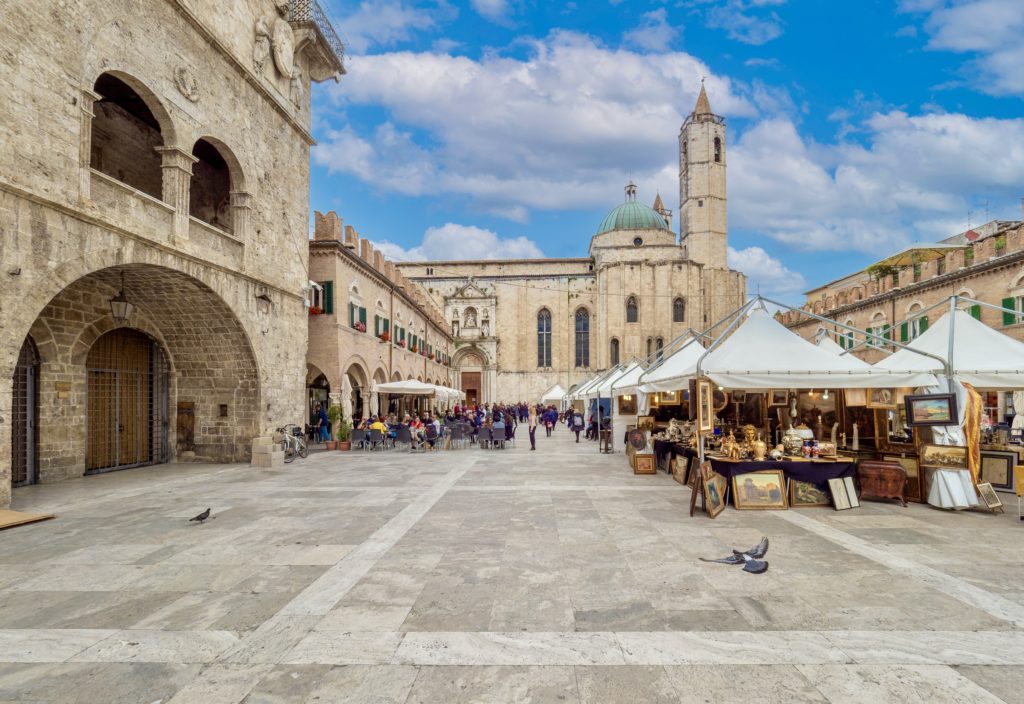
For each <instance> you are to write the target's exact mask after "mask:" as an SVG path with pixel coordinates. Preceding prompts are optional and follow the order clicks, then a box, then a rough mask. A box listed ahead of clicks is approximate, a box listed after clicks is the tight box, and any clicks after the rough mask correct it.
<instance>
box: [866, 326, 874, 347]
mask: <svg viewBox="0 0 1024 704" xmlns="http://www.w3.org/2000/svg"><path fill="white" fill-rule="evenodd" d="M864 332H865V333H867V334H866V335H864V339H865V340H867V341H868V344H874V342H875V341H874V340H873V339H872V338H871V334H872V333H873V332H874V328H864Z"/></svg>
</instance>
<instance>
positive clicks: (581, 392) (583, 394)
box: [575, 364, 623, 400]
mask: <svg viewBox="0 0 1024 704" xmlns="http://www.w3.org/2000/svg"><path fill="white" fill-rule="evenodd" d="M622 369H623V366H622V365H621V364H616V365H615V366H614V367H612V368H611V369H606V370H605V371H603V372H599V373H598V374H597V376H595V377H594V378H593V379H591V380H590V381H588V382H587V383H586V384H584V385H583V386H581V387H580V388H578V389H577V390H576V394H575V398H578V399H583V400H587V399H592V398H597V393H596V391H597V387H598V386H599V385H600V384H601V382H603V381H604V380H605V379H607V378H609V377H612V376H616V375H618V374H619V373H621V372H622Z"/></svg>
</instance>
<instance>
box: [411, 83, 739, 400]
mask: <svg viewBox="0 0 1024 704" xmlns="http://www.w3.org/2000/svg"><path fill="white" fill-rule="evenodd" d="M726 163H727V161H726V140H725V120H724V119H723V118H722V117H720V116H718V115H715V114H714V113H713V112H712V111H711V105H710V102H709V101H708V96H707V93H706V92H705V91H704V88H703V86H701V91H700V96H699V98H698V99H697V104H696V106H695V107H694V110H693V112H692V113H690V115H689V116H688V117H687V118H686V120H685V121H684V122H683V125H682V129H681V130H680V133H679V214H680V217H679V236H678V237H677V236H676V235H675V234H674V233H673V231H672V226H671V222H672V213H671V212H670V211H668V210H666V209H665V208H664V206H663V204H662V201H661V198H660V196H659V197H657V198H655V200H654V204H653V207H648V206H647V205H644V204H643V203H641V202H639V201H638V199H637V187H636V186H635V185H634V184H632V183H630V184H629V185H628V186H627V187H626V192H625V202H623V203H621V204H620V205H618V206H616V207H615V208H614V209H613V210H612V211H611V212H610V213H609V214H608V216H607V217H606V218H605V219H604V221H603V222H602V223H601V224H600V225H599V226H598V227H597V229H596V232H595V233H594V235H593V236H592V237H591V240H590V250H589V252H588V256H587V257H585V258H579V259H528V260H505V261H431V262H416V263H400V264H398V265H397V266H398V268H399V270H400V271H401V272H402V273H403V274H404V275H405V277H407V278H408V279H410V280H411V281H413V282H415V283H416V284H418V285H419V286H420V288H421V289H422V290H423V291H424V292H425V293H426V294H427V295H428V296H429V297H430V298H431V299H432V300H433V302H434V303H435V304H436V306H437V307H438V308H439V309H441V310H442V311H443V314H444V319H445V320H446V321H448V323H449V324H450V326H451V329H452V330H451V332H452V337H453V349H454V352H453V353H452V367H453V371H454V377H455V382H456V384H457V385H458V386H459V387H460V388H462V389H463V390H464V391H465V392H466V394H467V397H468V399H469V400H470V401H477V402H489V401H518V400H523V401H527V400H536V399H538V398H539V397H540V395H541V394H543V393H544V392H545V391H546V390H547V389H549V388H551V387H552V386H554V385H555V384H560V385H561V386H562V387H563V388H564V389H566V390H571V388H572V387H573V386H574V385H575V384H577V383H579V382H580V381H582V380H584V379H586V378H589V377H590V376H591V375H592V374H593V371H594V370H597V369H605V368H608V367H609V366H611V365H614V364H616V363H618V362H624V361H627V360H629V359H630V358H634V357H638V358H645V357H648V356H651V355H654V354H656V353H657V351H658V350H659V349H660V348H662V347H663V346H664V345H666V344H668V343H669V342H670V341H671V340H672V339H673V338H675V337H676V336H678V335H680V334H681V333H683V332H684V331H685V330H686V329H687V328H690V327H692V328H696V329H702V328H704V327H707V325H709V324H710V323H712V322H714V321H717V320H719V319H720V318H722V317H724V316H725V315H727V314H728V313H730V312H731V311H733V310H735V309H736V308H738V307H739V306H741V305H742V304H743V303H744V301H745V300H746V277H745V276H744V275H743V274H741V273H739V272H737V271H732V270H730V269H729V267H728V263H727V261H726V253H727V227H726Z"/></svg>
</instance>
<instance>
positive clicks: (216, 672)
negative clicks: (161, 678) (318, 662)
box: [167, 665, 274, 704]
mask: <svg viewBox="0 0 1024 704" xmlns="http://www.w3.org/2000/svg"><path fill="white" fill-rule="evenodd" d="M273 667H274V666H273V665H210V666H209V667H207V668H205V669H204V670H203V672H202V673H201V674H200V676H199V677H197V678H196V679H195V680H193V681H192V682H190V683H189V684H187V685H186V686H185V688H184V689H181V690H178V692H177V693H176V694H175V695H174V697H173V698H172V699H171V700H170V701H169V702H167V704H197V703H200V702H201V704H238V702H240V701H242V700H243V699H245V696H246V695H247V694H249V692H250V691H251V690H252V688H253V687H255V686H256V685H257V684H259V682H260V680H262V679H263V678H264V677H265V676H266V675H267V674H269V673H270V671H271V670H272V669H273Z"/></svg>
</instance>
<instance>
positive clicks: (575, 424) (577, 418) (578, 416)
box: [572, 411, 583, 444]
mask: <svg viewBox="0 0 1024 704" xmlns="http://www.w3.org/2000/svg"><path fill="white" fill-rule="evenodd" d="M572 430H573V432H574V433H576V444H579V442H580V433H581V432H583V414H582V413H580V412H579V411H573V412H572Z"/></svg>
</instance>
